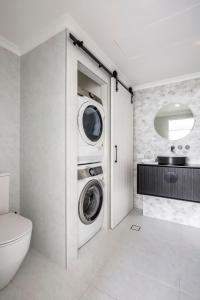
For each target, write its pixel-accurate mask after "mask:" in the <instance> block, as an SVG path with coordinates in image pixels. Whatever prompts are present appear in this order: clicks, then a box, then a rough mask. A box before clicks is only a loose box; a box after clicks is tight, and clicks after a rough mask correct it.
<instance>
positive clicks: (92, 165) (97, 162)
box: [77, 92, 105, 248]
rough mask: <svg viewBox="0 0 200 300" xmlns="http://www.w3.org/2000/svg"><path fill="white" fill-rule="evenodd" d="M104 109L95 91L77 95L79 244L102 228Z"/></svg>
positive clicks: (86, 240)
mask: <svg viewBox="0 0 200 300" xmlns="http://www.w3.org/2000/svg"><path fill="white" fill-rule="evenodd" d="M104 118H105V115H104V109H103V104H102V101H101V100H100V99H99V98H98V97H96V96H95V95H93V94H91V93H88V92H84V94H79V95H78V116H77V123H78V139H79V143H78V145H79V147H78V224H79V225H78V226H79V227H78V247H79V248H80V247H82V246H83V245H84V244H85V243H87V242H88V241H89V240H90V239H91V238H92V237H94V235H95V234H96V233H97V232H98V231H99V230H100V229H101V228H102V226H103V219H104V181H103V167H102V161H103V154H104V130H105V128H104Z"/></svg>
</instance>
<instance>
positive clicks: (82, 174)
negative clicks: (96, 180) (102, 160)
mask: <svg viewBox="0 0 200 300" xmlns="http://www.w3.org/2000/svg"><path fill="white" fill-rule="evenodd" d="M100 174H103V169H102V167H101V166H98V167H90V168H88V167H87V168H85V169H81V170H78V180H81V179H84V178H88V177H93V176H98V175H100Z"/></svg>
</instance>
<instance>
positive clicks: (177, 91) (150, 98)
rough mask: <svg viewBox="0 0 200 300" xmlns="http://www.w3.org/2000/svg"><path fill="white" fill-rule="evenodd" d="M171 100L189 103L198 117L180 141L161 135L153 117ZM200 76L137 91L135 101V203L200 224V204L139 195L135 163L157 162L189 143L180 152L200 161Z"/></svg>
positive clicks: (149, 211) (158, 213)
mask: <svg viewBox="0 0 200 300" xmlns="http://www.w3.org/2000/svg"><path fill="white" fill-rule="evenodd" d="M169 103H181V104H186V105H188V106H189V107H190V109H191V110H192V112H193V114H194V117H195V125H194V128H193V130H192V132H191V133H190V134H189V135H188V136H186V137H184V138H182V139H181V140H178V141H171V142H170V141H168V140H166V139H164V138H162V137H160V136H159V135H158V133H157V132H156V131H155V129H154V117H155V115H156V113H157V112H158V110H159V109H160V108H161V107H162V106H163V105H166V104H169ZM199 133H200V79H193V80H187V81H184V82H179V83H173V84H168V85H163V86H160V87H155V88H149V89H144V90H140V91H137V92H136V94H135V101H134V175H135V176H134V186H135V188H134V190H135V192H134V201H135V203H134V205H135V207H137V208H140V209H142V208H144V213H145V214H147V215H148V216H150V215H151V216H153V217H156V216H157V217H158V218H164V219H168V220H172V221H176V222H180V223H183V224H190V225H193V226H199V224H200V221H199V220H198V218H200V210H199V206H200V204H196V203H194V204H191V203H187V202H183V201H177V200H176V201H173V200H168V199H163V198H162V199H161V198H160V199H159V198H157V197H146V196H141V195H137V192H136V166H137V163H139V162H141V161H143V160H144V159H145V160H148V161H149V162H151V161H152V162H153V161H155V158H156V156H157V155H159V154H161V155H166V154H169V153H170V146H171V145H175V146H178V145H182V146H185V145H186V144H188V145H190V149H189V150H188V151H186V150H185V149H184V148H183V150H176V151H177V152H176V153H177V154H180V155H181V154H182V155H183V154H184V155H187V156H188V157H189V161H190V162H191V163H197V164H198V163H200V156H199V149H200V134H199Z"/></svg>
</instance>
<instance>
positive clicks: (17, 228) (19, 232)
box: [0, 213, 32, 246]
mask: <svg viewBox="0 0 200 300" xmlns="http://www.w3.org/2000/svg"><path fill="white" fill-rule="evenodd" d="M31 230H32V222H31V221H30V220H28V219H26V218H24V217H22V216H20V215H17V214H14V213H8V214H4V215H0V246H1V245H4V244H7V243H10V242H13V241H15V240H17V239H19V238H21V237H22V236H24V235H25V234H27V233H28V232H30V231H31Z"/></svg>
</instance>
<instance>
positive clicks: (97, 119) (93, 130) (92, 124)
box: [78, 102, 104, 146]
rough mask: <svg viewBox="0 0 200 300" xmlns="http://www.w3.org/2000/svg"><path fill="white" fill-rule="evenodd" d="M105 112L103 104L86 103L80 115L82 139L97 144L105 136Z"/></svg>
mask: <svg viewBox="0 0 200 300" xmlns="http://www.w3.org/2000/svg"><path fill="white" fill-rule="evenodd" d="M103 118H104V113H103V109H102V108H101V105H100V104H99V105H98V103H97V104H95V105H94V104H93V103H90V102H86V103H84V104H83V105H82V106H81V108H80V110H79V115H78V126H79V131H80V134H81V137H82V139H83V140H84V141H85V142H86V143H87V144H89V145H93V146H94V145H97V144H99V143H101V142H102V138H103Z"/></svg>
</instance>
